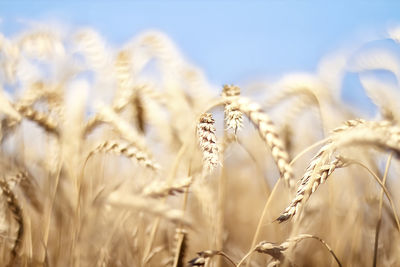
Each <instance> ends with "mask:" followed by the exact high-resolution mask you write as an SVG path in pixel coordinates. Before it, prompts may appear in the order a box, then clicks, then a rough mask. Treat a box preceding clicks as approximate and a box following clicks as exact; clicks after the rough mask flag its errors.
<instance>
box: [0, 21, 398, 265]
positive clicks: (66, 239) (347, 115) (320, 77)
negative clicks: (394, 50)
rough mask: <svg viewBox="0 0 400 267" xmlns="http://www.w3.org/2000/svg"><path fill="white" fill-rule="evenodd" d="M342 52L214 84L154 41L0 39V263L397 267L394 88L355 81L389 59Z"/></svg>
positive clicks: (44, 32) (34, 34)
mask: <svg viewBox="0 0 400 267" xmlns="http://www.w3.org/2000/svg"><path fill="white" fill-rule="evenodd" d="M385 38H390V39H392V40H393V41H394V42H398V41H399V40H400V30H396V29H394V30H393V29H392V30H390V31H388V32H386V33H385ZM351 56H352V53H344V54H336V55H334V56H329V57H326V58H323V59H322V60H321V64H320V65H319V67H318V70H317V71H316V72H315V73H288V74H286V75H283V76H282V77H279V78H278V79H276V80H275V81H273V82H270V83H264V82H254V83H247V84H243V85H241V86H238V85H234V84H231V82H230V81H226V84H225V85H212V84H211V83H210V82H209V81H208V80H207V78H206V77H205V75H204V74H203V72H202V71H201V70H200V69H199V68H197V67H196V66H194V65H192V64H191V63H190V62H189V60H188V59H186V58H184V57H183V56H182V54H181V53H180V51H179V49H178V48H177V47H176V46H175V45H174V43H173V41H172V40H170V39H169V37H168V36H166V35H165V34H163V33H161V32H156V31H148V32H144V33H142V34H139V35H138V36H134V37H133V38H132V39H131V40H130V41H129V42H127V43H125V44H123V45H121V46H118V47H113V46H111V45H110V44H108V43H107V40H105V39H104V38H103V37H102V36H101V35H100V34H99V33H98V32H96V31H95V30H93V29H89V28H82V29H76V30H73V31H71V32H65V31H62V30H59V29H54V28H44V27H41V28H40V27H37V28H31V29H26V31H23V32H20V33H19V34H17V35H15V36H5V35H2V34H0V65H1V68H0V82H1V84H0V119H1V128H0V141H1V143H0V147H1V152H0V153H1V155H0V170H1V175H0V188H1V196H0V203H1V204H0V205H1V206H0V207H1V208H0V213H1V215H0V263H1V266H49V267H50V266H74V267H78V266H81V267H86V266H88V267H90V266H93V267H95V266H96V267H106V266H173V267H177V266H218V267H220V266H243V267H244V266H247V267H249V266H400V223H399V215H398V214H399V212H400V197H399V194H400V190H399V188H400V180H399V179H398V177H397V175H398V174H399V173H400V164H399V161H398V159H399V155H400V125H399V123H400V112H399V104H398V103H399V101H400V97H399V92H398V88H397V87H398V86H397V85H392V84H388V83H386V82H385V81H382V80H380V79H378V78H374V77H371V76H368V77H367V76H363V75H362V74H363V73H365V72H371V71H374V70H385V71H387V72H390V73H392V74H393V75H394V76H395V77H396V78H397V79H398V80H397V82H398V81H399V78H400V77H399V71H398V70H399V69H400V64H399V62H397V61H396V60H395V56H393V55H391V53H390V51H386V50H385V49H380V50H375V51H373V53H372V52H369V53H363V54H361V55H359V58H358V60H356V63H354V64H352V65H351V66H349V64H348V60H349V58H350V57H351ZM350 71H351V72H353V73H358V74H360V80H361V84H362V86H363V88H364V90H365V95H367V96H368V97H369V98H370V100H371V101H372V102H373V103H374V105H375V106H376V108H377V112H376V114H375V115H373V116H370V115H368V114H366V113H365V112H362V111H360V110H358V109H356V108H354V107H352V105H351V104H349V103H346V102H345V101H343V99H342V97H341V90H342V88H341V84H342V80H343V77H344V73H346V72H350Z"/></svg>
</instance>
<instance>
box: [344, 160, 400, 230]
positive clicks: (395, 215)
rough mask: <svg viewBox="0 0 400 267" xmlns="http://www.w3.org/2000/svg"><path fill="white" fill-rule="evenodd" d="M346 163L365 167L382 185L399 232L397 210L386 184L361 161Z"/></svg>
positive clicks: (399, 224) (399, 225)
mask: <svg viewBox="0 0 400 267" xmlns="http://www.w3.org/2000/svg"><path fill="white" fill-rule="evenodd" d="M348 164H358V165H360V166H361V167H363V168H364V169H366V170H367V171H368V172H369V173H370V174H371V175H372V177H374V179H375V180H376V181H377V182H378V184H379V185H380V186H381V187H382V190H383V191H384V192H385V195H386V197H387V198H388V200H389V203H390V206H391V208H392V212H393V216H394V218H395V220H396V225H397V229H398V231H399V232H400V222H399V217H398V215H397V212H396V209H395V206H394V202H393V199H392V197H391V195H390V193H389V191H388V190H387V188H386V186H385V185H384V184H383V183H382V182H381V180H380V179H379V177H378V176H377V175H376V174H375V173H374V172H373V171H371V170H370V169H369V168H368V167H367V166H365V165H364V164H362V163H361V162H359V161H356V160H348Z"/></svg>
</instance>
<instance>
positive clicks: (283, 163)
mask: <svg viewBox="0 0 400 267" xmlns="http://www.w3.org/2000/svg"><path fill="white" fill-rule="evenodd" d="M226 101H227V102H228V104H229V103H235V105H236V106H237V107H238V109H239V110H240V111H241V112H243V113H244V114H246V116H247V117H248V118H249V119H250V121H251V122H252V123H253V124H254V125H255V127H256V128H257V129H258V132H259V134H260V137H261V138H262V139H263V140H264V141H265V142H266V143H267V145H268V146H269V147H270V149H271V153H272V157H273V158H274V160H275V162H276V164H277V166H278V169H279V172H280V175H281V177H283V180H284V181H285V183H286V185H287V186H289V188H292V187H294V184H295V182H294V180H293V179H292V177H293V170H292V167H291V166H290V164H289V162H290V160H289V155H288V153H287V151H286V149H285V147H284V143H283V141H282V138H281V137H280V136H279V134H278V130H277V128H276V126H275V125H274V123H273V122H272V121H271V119H270V118H269V117H268V115H267V114H266V113H264V112H263V111H262V109H261V107H260V105H258V104H256V103H254V102H251V101H250V100H249V99H247V98H243V97H239V98H238V97H229V98H227V99H226Z"/></svg>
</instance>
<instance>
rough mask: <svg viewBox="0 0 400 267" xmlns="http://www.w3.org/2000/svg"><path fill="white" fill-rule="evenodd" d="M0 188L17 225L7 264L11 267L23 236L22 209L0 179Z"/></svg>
mask: <svg viewBox="0 0 400 267" xmlns="http://www.w3.org/2000/svg"><path fill="white" fill-rule="evenodd" d="M0 188H1V190H2V191H3V194H4V197H5V199H6V202H7V205H8V208H9V209H10V211H11V213H12V214H13V217H14V219H15V221H16V222H17V223H18V232H17V237H16V239H15V242H14V246H13V248H12V250H11V260H10V262H9V266H13V263H14V261H15V260H16V258H17V256H18V253H19V251H20V250H21V247H22V238H23V235H24V219H23V214H22V208H21V206H20V204H19V202H18V200H17V197H16V196H15V194H14V192H13V191H12V190H11V189H10V186H9V185H8V183H7V182H6V181H5V180H4V179H0Z"/></svg>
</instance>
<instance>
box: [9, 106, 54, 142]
mask: <svg viewBox="0 0 400 267" xmlns="http://www.w3.org/2000/svg"><path fill="white" fill-rule="evenodd" d="M15 109H16V110H17V111H18V112H19V113H20V114H21V115H22V116H23V117H25V118H27V119H29V120H31V121H33V122H35V123H36V124H38V125H39V126H40V127H42V128H43V129H44V130H45V131H46V132H50V133H53V134H55V135H57V136H58V135H59V129H58V125H57V122H55V121H54V120H53V119H52V118H51V117H50V116H49V115H48V114H46V113H43V112H40V111H37V110H35V109H33V108H32V107H30V106H24V105H18V104H17V105H16V107H15Z"/></svg>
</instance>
